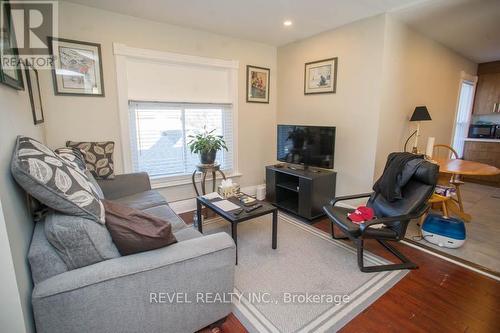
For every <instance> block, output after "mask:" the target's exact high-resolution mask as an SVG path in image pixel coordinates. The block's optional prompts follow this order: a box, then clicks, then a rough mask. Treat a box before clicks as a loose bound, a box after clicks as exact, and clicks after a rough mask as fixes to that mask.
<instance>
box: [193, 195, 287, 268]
mask: <svg viewBox="0 0 500 333" xmlns="http://www.w3.org/2000/svg"><path fill="white" fill-rule="evenodd" d="M220 200H221V199H213V200H208V199H206V198H204V197H202V196H198V197H196V217H197V218H196V225H197V227H198V231H199V232H201V233H203V226H202V224H203V223H202V220H201V210H202V208H203V206H205V207H207V208H209V209H210V210H212V211H214V212H215V213H216V214H217V215H219V216H220V217H222V218H223V219H225V220H226V221H228V222H230V223H231V237H232V238H233V240H234V243H235V244H236V265H237V264H238V238H237V235H238V224H239V223H242V222H245V221H248V220H251V219H254V218H256V217H259V216H263V215H267V214H273V222H272V223H273V228H272V229H273V231H272V242H271V247H272V249H273V250H274V249H276V247H277V242H278V240H277V236H278V209H277V208H276V207H274V206H273V205H271V204H269V203H267V202H264V201H257V202H256V204H257V203H259V204H261V205H262V207H260V208H258V209H256V210H254V211H251V212H250V213H247V212H245V211H243V212H241V213H240V214H239V215H235V214H234V213H232V211H228V212H226V211H224V210H222V209H220V208H219V207H217V206H216V205H214V204H213V203H214V202H216V201H220ZM227 200H229V201H231V202H232V203H234V204H236V205H238V206H240V207H242V208H243V209H245V207H244V206H243V204H241V203H240V201H239V200H238V199H236V198H229V199H227ZM233 212H234V211H233Z"/></svg>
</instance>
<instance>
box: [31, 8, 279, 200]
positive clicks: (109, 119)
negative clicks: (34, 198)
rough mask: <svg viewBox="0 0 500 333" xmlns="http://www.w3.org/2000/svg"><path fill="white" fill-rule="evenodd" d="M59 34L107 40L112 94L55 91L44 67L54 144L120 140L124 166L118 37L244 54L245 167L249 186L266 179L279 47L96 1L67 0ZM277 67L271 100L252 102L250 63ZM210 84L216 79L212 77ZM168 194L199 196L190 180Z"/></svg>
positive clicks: (161, 46) (140, 43)
mask: <svg viewBox="0 0 500 333" xmlns="http://www.w3.org/2000/svg"><path fill="white" fill-rule="evenodd" d="M59 24H60V27H59V32H60V37H62V38H69V39H76V40H83V41H89V42H95V43H100V44H101V48H102V57H103V59H102V63H103V71H104V86H105V93H106V97H104V98H102V97H65V96H54V93H53V88H52V77H51V76H50V75H49V73H42V74H43V75H42V78H41V80H42V83H41V87H42V90H43V91H42V95H43V97H44V105H45V108H46V110H47V111H46V119H47V131H46V133H47V143H48V145H49V146H51V147H58V146H63V145H64V144H65V141H66V140H68V139H71V140H114V141H115V142H116V143H117V145H116V146H115V147H116V154H115V159H116V160H117V161H116V163H115V165H116V171H117V172H118V173H119V172H121V171H122V162H121V158H122V152H121V143H120V128H119V118H118V117H119V115H118V106H117V96H116V76H115V75H116V74H115V64H114V57H113V52H112V43H113V42H118V43H122V44H125V45H127V46H132V47H139V48H145V49H151V50H158V51H168V52H175V53H182V54H189V55H197V56H204V57H212V58H218V59H227V60H239V63H240V68H239V73H238V88H239V89H238V95H239V126H238V134H239V147H238V156H239V163H238V164H239V169H240V170H239V171H240V172H241V173H242V174H243V177H241V178H240V179H237V181H238V182H240V183H241V184H242V185H250V184H260V183H262V182H263V180H264V177H265V175H264V166H265V165H266V164H269V163H272V162H273V161H274V154H273V150H272V149H270V148H269V147H274V146H275V140H276V139H275V124H276V112H275V109H276V98H277V97H276V76H277V72H276V68H277V66H276V48H275V47H272V46H268V45H264V44H259V43H255V42H249V41H243V40H239V39H234V38H229V37H224V36H219V35H215V34H211V33H206V32H203V31H197V30H191V29H186V28H181V27H177V26H173V25H168V24H163V23H156V22H152V21H146V20H142V19H138V18H133V17H130V16H124V15H119V14H115V13H112V12H108V11H104V10H99V9H95V8H90V7H85V6H80V5H76V4H71V3H67V2H61V3H60V8H59ZM247 64H251V65H256V66H262V67H268V68H271V86H270V103H269V104H256V103H246V102H245V84H246V82H245V75H246V65H247ZM207 84H210V83H207ZM162 193H163V194H164V195H165V196H166V197H167V199H168V200H169V201H173V200H179V199H184V198H189V197H193V195H194V192H193V190H192V186H191V185H185V186H180V187H179V186H177V187H175V188H167V189H164V190H162Z"/></svg>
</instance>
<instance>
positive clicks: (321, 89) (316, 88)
mask: <svg viewBox="0 0 500 333" xmlns="http://www.w3.org/2000/svg"><path fill="white" fill-rule="evenodd" d="M337 67H338V58H337V57H334V58H329V59H322V60H317V61H312V62H307V63H305V64H304V95H315V94H334V93H336V91H337Z"/></svg>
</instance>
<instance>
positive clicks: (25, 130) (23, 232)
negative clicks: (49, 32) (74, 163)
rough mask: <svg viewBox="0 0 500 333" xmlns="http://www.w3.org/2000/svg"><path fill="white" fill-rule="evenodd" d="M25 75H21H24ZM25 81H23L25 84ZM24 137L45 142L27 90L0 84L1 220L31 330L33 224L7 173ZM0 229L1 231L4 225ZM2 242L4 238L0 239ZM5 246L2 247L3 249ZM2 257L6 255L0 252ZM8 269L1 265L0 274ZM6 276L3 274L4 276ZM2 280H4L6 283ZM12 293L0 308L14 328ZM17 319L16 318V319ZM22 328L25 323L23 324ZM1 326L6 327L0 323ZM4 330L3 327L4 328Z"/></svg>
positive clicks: (0, 301)
mask: <svg viewBox="0 0 500 333" xmlns="http://www.w3.org/2000/svg"><path fill="white" fill-rule="evenodd" d="M23 74H24V73H23ZM24 82H26V80H25V81H24ZM20 134H22V135H27V136H30V137H33V138H34V139H37V140H39V141H42V142H43V141H44V135H43V125H38V126H35V125H33V116H32V114H31V106H30V101H29V96H28V92H27V90H24V91H17V90H14V89H12V88H10V87H7V86H5V85H3V84H0V145H1V146H0V179H1V183H0V201H1V202H2V207H3V215H4V220H5V222H4V221H3V220H0V223H2V224H3V223H5V229H6V230H7V235H8V240H9V245H10V252H11V254H12V262H13V264H14V270H15V276H16V283H17V287H18V290H19V294H18V296H17V298H18V299H19V301H20V304H21V305H22V313H21V315H22V316H23V318H24V319H25V321H26V329H27V330H28V331H32V330H33V322H32V319H31V318H32V312H31V289H32V282H31V273H30V270H29V267H28V263H27V259H26V254H27V252H28V247H29V244H30V241H31V235H32V233H33V227H34V222H33V220H32V219H31V217H30V215H29V213H28V209H27V207H26V197H25V194H24V192H23V191H22V190H21V188H20V187H19V186H18V185H17V183H16V182H15V181H14V179H13V178H12V175H11V173H10V160H11V155H12V150H13V149H14V143H15V140H16V137H17V136H18V135H20ZM0 228H4V227H3V226H2V227H0ZM0 241H1V242H3V241H4V240H3V238H2V239H0ZM4 245H5V244H2V246H4ZM0 255H2V256H4V255H9V254H8V253H5V252H4V251H1V254H0ZM6 269H8V267H3V266H2V271H3V270H6ZM4 274H5V275H4ZM4 274H2V275H0V278H1V280H0V284H3V283H4V282H5V283H6V284H7V285H10V283H9V281H8V278H9V277H8V272H5V273H4ZM4 279H7V281H5V280H4ZM12 297H14V296H13V295H12V290H11V293H9V294H7V295H4V294H3V293H2V297H0V304H1V306H0V308H1V309H2V312H4V311H6V310H4V309H10V311H11V314H12V317H11V318H12V323H10V320H9V323H10V324H14V325H16V321H17V320H18V315H19V311H21V309H16V307H15V304H16V303H17V301H15V300H14V299H12ZM16 318H17V319H16ZM23 325H24V324H23ZM0 327H2V328H3V327H5V326H4V325H3V323H0ZM3 329H4V328H3Z"/></svg>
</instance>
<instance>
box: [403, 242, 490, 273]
mask: <svg viewBox="0 0 500 333" xmlns="http://www.w3.org/2000/svg"><path fill="white" fill-rule="evenodd" d="M400 243H402V244H405V245H408V246H410V247H413V248H414V249H417V250H420V251H423V252H425V253H427V254H430V255H433V256H435V257H438V258H440V259H443V260H446V261H448V262H451V263H453V264H455V265H458V266H461V267H464V268H467V269H469V270H471V271H473V272H475V273H479V274H481V275H484V276H486V277H489V278H490V279H493V280H495V281H500V277H499V276H496V275H493V274H490V273H488V272H485V271H483V270H480V269H478V268H476V267H473V266H470V265H468V264H466V263H463V262H460V261H457V260H454V259H452V258H449V257H446V256H443V255H441V254H439V253H436V252H435V251H433V250H428V249H425V248H423V247H421V246H419V245H416V244H412V243H411V242H408V241H406V240H402V241H401V242H400Z"/></svg>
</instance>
